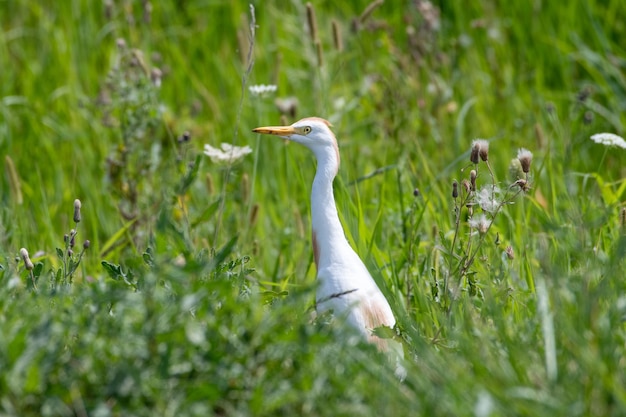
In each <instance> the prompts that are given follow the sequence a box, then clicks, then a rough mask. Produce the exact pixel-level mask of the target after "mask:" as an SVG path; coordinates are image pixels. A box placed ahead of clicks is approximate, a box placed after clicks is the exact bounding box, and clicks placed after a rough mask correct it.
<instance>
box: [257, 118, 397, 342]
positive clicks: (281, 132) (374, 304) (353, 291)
mask: <svg viewBox="0 0 626 417" xmlns="http://www.w3.org/2000/svg"><path fill="white" fill-rule="evenodd" d="M254 132H257V133H265V134H271V135H277V136H281V137H283V138H286V139H288V140H291V141H294V142H298V143H301V144H302V145H304V146H306V147H307V148H309V149H310V150H312V151H313V153H314V154H315V156H316V158H317V172H316V174H315V179H314V180H313V186H312V189H311V223H312V241H313V254H314V258H315V264H316V266H317V279H318V281H319V287H318V290H317V294H316V307H317V311H318V313H321V312H324V311H328V310H332V311H333V312H334V314H335V315H336V316H344V317H345V318H346V321H347V322H348V323H350V324H351V325H352V326H354V327H355V328H356V329H358V330H359V331H360V332H361V333H362V334H363V335H364V336H365V337H366V338H367V340H369V341H370V342H373V343H375V344H376V345H377V346H378V347H379V348H380V349H381V350H387V347H388V346H387V339H380V338H378V337H377V336H375V335H373V334H372V330H373V329H375V328H377V327H380V326H388V327H393V326H394V325H395V323H396V320H395V318H394V316H393V313H392V311H391V307H390V306H389V303H388V302H387V299H386V298H385V296H384V295H383V293H382V292H381V291H380V289H379V288H378V286H377V285H376V283H375V282H374V279H373V278H372V276H371V275H370V273H369V272H368V270H367V268H366V267H365V265H364V264H363V261H361V259H360V258H359V256H358V255H357V253H356V252H355V251H354V249H352V247H351V246H350V244H349V243H348V241H347V239H346V237H345V234H344V231H343V227H342V225H341V222H340V221H339V215H338V213H337V206H336V204H335V197H334V195H333V179H334V178H335V176H336V175H337V172H338V169H339V161H340V158H339V148H338V146H337V140H336V139H335V135H334V134H333V133H332V131H331V130H330V123H329V122H327V121H326V120H324V119H321V118H318V117H308V118H305V119H302V120H299V121H297V122H296V123H294V124H292V125H291V126H270V127H260V128H256V129H254Z"/></svg>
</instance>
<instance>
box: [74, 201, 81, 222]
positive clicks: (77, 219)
mask: <svg viewBox="0 0 626 417" xmlns="http://www.w3.org/2000/svg"><path fill="white" fill-rule="evenodd" d="M81 206H82V205H81V203H80V200H79V199H78V198H77V199H76V200H74V223H80V208H81Z"/></svg>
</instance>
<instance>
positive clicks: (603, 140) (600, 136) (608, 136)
mask: <svg viewBox="0 0 626 417" xmlns="http://www.w3.org/2000/svg"><path fill="white" fill-rule="evenodd" d="M591 140H592V141H594V142H595V143H600V144H602V145H604V146H617V147H619V148H622V149H626V140H624V138H622V137H621V136H617V135H616V134H614V133H596V134H595V135H592V136H591Z"/></svg>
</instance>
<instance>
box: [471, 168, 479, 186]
mask: <svg viewBox="0 0 626 417" xmlns="http://www.w3.org/2000/svg"><path fill="white" fill-rule="evenodd" d="M476 175H477V174H476V170H475V169H473V170H471V171H470V185H471V186H472V191H476Z"/></svg>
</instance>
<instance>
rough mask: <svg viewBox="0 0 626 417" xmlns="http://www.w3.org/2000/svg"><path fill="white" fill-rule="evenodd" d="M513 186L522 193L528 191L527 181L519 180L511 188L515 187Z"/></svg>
mask: <svg viewBox="0 0 626 417" xmlns="http://www.w3.org/2000/svg"><path fill="white" fill-rule="evenodd" d="M515 186H518V187H519V188H521V189H522V191H524V192H527V191H528V190H529V189H530V185H528V181H526V180H524V179H519V180H517V181H515V182H514V183H513V185H512V186H511V187H515Z"/></svg>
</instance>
